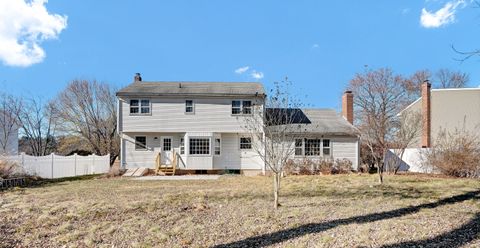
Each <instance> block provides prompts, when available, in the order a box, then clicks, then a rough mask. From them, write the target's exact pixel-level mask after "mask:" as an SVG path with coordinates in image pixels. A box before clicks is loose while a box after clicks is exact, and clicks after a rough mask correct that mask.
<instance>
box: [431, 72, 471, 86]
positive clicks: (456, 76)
mask: <svg viewBox="0 0 480 248" xmlns="http://www.w3.org/2000/svg"><path fill="white" fill-rule="evenodd" d="M434 80H435V81H436V82H437V84H438V88H462V87H465V85H467V83H468V81H470V77H469V76H468V74H466V73H462V72H454V71H451V70H448V69H440V70H438V71H437V73H435V78H434Z"/></svg>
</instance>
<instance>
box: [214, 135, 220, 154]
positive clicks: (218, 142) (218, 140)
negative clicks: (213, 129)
mask: <svg viewBox="0 0 480 248" xmlns="http://www.w3.org/2000/svg"><path fill="white" fill-rule="evenodd" d="M220 142H221V140H220V139H218V138H216V139H215V148H214V149H215V150H214V152H215V155H220V154H221V150H222V148H221V144H220Z"/></svg>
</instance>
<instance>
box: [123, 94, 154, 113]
mask: <svg viewBox="0 0 480 248" xmlns="http://www.w3.org/2000/svg"><path fill="white" fill-rule="evenodd" d="M132 101H138V106H134V107H132ZM142 101H148V113H141V112H142ZM128 103H129V114H130V115H131V116H145V115H152V101H151V100H150V99H146V98H135V99H130V100H129V102H128ZM132 108H136V109H138V112H137V113H132ZM143 108H147V106H143Z"/></svg>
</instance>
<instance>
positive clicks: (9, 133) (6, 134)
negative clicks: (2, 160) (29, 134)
mask: <svg viewBox="0 0 480 248" xmlns="http://www.w3.org/2000/svg"><path fill="white" fill-rule="evenodd" d="M9 118H10V117H9V115H5V114H3V113H2V112H0V155H17V154H18V125H16V124H15V123H14V122H12V121H11V119H9Z"/></svg>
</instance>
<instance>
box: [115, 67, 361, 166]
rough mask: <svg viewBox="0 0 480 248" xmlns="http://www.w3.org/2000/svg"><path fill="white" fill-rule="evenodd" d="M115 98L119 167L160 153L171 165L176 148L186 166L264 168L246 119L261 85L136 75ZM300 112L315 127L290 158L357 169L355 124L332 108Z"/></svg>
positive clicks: (260, 101) (149, 161) (260, 102)
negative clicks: (334, 161) (339, 162)
mask: <svg viewBox="0 0 480 248" xmlns="http://www.w3.org/2000/svg"><path fill="white" fill-rule="evenodd" d="M117 97H118V113H119V114H118V130H119V133H120V137H121V153H120V159H121V165H122V167H123V168H127V169H128V168H135V167H147V168H154V167H155V165H156V161H155V159H156V158H157V155H158V154H161V156H160V157H161V160H162V161H161V163H162V164H171V163H172V161H170V160H172V158H173V156H172V153H176V154H177V160H178V161H177V164H178V166H177V170H183V171H184V172H185V171H188V172H196V171H197V172H198V171H202V172H205V171H224V170H240V171H242V172H244V173H245V174H247V173H250V174H252V173H253V174H258V173H261V172H262V171H265V169H266V168H265V165H264V163H263V161H262V159H261V157H260V156H259V155H258V154H257V153H256V152H255V151H254V149H252V142H254V141H253V140H252V138H251V136H250V135H249V132H248V131H247V130H245V126H246V125H245V123H244V121H245V118H246V117H251V116H252V115H253V111H262V110H263V109H264V102H265V97H266V94H265V90H264V88H263V85H262V84H260V83H251V82H241V83H218V82H145V81H142V79H141V77H140V74H137V75H136V76H135V79H134V82H133V83H131V84H130V85H128V86H127V87H125V88H123V89H121V90H119V91H118V92H117ZM352 102H353V101H352ZM352 109H353V108H352ZM304 111H305V115H306V116H307V117H309V118H310V119H311V121H312V123H314V124H315V127H316V128H315V130H310V129H309V132H310V133H309V134H308V135H307V136H308V137H307V136H306V137H305V139H304V140H302V141H301V142H300V141H297V142H296V143H297V149H296V154H295V156H296V157H300V156H301V157H303V156H310V157H323V156H329V157H331V158H340V159H341V158H347V159H349V160H351V161H352V164H353V167H354V169H356V168H357V166H358V157H359V149H358V147H359V145H358V140H359V136H358V133H357V132H356V128H354V127H353V126H352V125H351V124H350V123H349V122H348V121H347V120H346V119H345V118H343V117H342V116H341V115H339V114H337V113H336V112H335V111H334V110H325V109H323V110H318V109H317V110H315V109H309V110H304ZM312 126H313V125H312Z"/></svg>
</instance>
